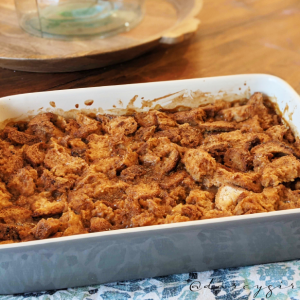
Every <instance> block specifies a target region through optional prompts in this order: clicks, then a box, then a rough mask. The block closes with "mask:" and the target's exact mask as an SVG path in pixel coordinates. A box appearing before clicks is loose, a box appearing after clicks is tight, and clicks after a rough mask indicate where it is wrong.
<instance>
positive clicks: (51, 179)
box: [0, 93, 300, 244]
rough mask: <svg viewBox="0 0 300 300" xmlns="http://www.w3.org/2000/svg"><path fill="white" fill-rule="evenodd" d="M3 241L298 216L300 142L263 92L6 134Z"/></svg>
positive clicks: (1, 139)
mask: <svg viewBox="0 0 300 300" xmlns="http://www.w3.org/2000/svg"><path fill="white" fill-rule="evenodd" d="M0 153H1V155H0V243H1V244H6V243H17V242H24V241H32V240H40V239H46V238H55V237H62V236H70V235H75V234H83V233H91V232H101V231H108V230H116V229H124V228H133V227H140V226H149V225H159V224H170V223H175V222H186V221H194V220H204V219H211V218H220V217H227V216H237V215H246V214H254V213H260V212H271V211H276V210H285V209H291V208H300V161H299V158H300V140H298V138H295V137H294V135H293V133H292V131H291V130H290V129H289V128H288V127H287V126H286V125H284V123H283V122H282V120H281V117H280V116H279V115H277V114H276V112H275V110H274V107H273V106H272V105H270V102H268V101H267V100H264V98H263V96H262V94H261V93H255V94H253V95H252V96H251V97H250V99H249V100H248V99H247V100H241V101H235V102H226V101H222V100H217V101H215V103H213V104H209V105H205V106H201V107H198V108H193V109H185V108H180V109H178V110H177V111H175V112H174V111H163V110H162V111H157V110H151V111H148V112H143V113H140V112H137V113H134V114H132V115H125V116H115V115H96V116H87V115H84V114H80V113H78V114H77V115H76V117H75V118H74V119H65V118H63V117H62V116H58V115H55V114H53V113H42V114H39V115H37V116H35V117H34V118H33V119H31V120H30V121H29V122H25V121H24V122H12V123H10V124H8V125H7V126H6V127H5V128H4V129H3V130H2V131H1V133H0Z"/></svg>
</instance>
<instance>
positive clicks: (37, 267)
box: [0, 74, 300, 294]
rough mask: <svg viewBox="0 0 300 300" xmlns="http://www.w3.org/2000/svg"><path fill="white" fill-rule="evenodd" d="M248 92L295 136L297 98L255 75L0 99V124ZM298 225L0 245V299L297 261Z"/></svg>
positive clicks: (282, 217) (225, 221)
mask: <svg viewBox="0 0 300 300" xmlns="http://www.w3.org/2000/svg"><path fill="white" fill-rule="evenodd" d="M253 92H262V93H263V94H265V95H267V96H269V97H270V99H271V100H272V101H274V102H275V103H277V105H278V108H279V110H280V111H281V112H282V114H283V117H284V119H285V120H286V122H287V123H288V124H289V125H290V126H291V128H292V129H293V131H294V133H295V135H297V129H299V128H300V106H299V103H300V102H299V100H300V98H299V95H298V94H297V93H296V92H295V91H294V90H293V89H292V88H291V87H290V86H289V85H288V84H287V83H286V82H284V81H283V80H281V79H279V78H277V77H274V76H270V75H263V74H258V75H256V74H254V75H235V76H225V77H213V78H199V79H190V80H180V81H169V82H154V83H145V84H132V85H123V86H110V87H96V88H85V89H76V90H64V91H54V92H42V93H34V94H24V95H17V96H11V97H5V98H2V99H0V122H1V126H4V125H5V123H6V122H5V120H9V119H13V120H22V119H25V118H26V117H28V116H29V117H30V116H33V115H36V114H37V113H39V112H44V111H53V112H55V113H58V114H62V115H64V116H72V114H74V112H75V111H76V110H80V109H82V108H83V109H82V111H85V112H88V111H90V112H95V113H96V112H99V113H101V112H102V113H103V112H109V113H112V112H113V113H118V114H121V113H124V112H126V111H130V110H132V109H138V110H143V109H149V108H150V107H156V108H159V107H160V106H162V107H167V108H170V107H174V106H178V105H185V106H188V105H189V106H191V107H194V106H198V105H199V104H200V103H207V102H211V101H212V100H214V99H225V100H228V101H233V100H237V99H240V98H244V97H248V96H250V94H251V93H253ZM165 95H167V96H166V97H164V96H165ZM75 105H76V106H79V108H78V109H77V108H75ZM125 107H126V108H125ZM143 107H144V108H143ZM67 111H68V112H67ZM66 112H67V113H66ZM299 217H300V209H293V210H285V211H276V212H271V213H260V214H254V215H243V216H233V217H226V218H220V219H209V220H200V221H191V222H185V223H176V224H168V225H155V226H149V227H141V228H132V229H121V230H115V231H107V232H100V233H90V234H85V235H77V236H69V237H61V238H56V239H47V240H41V241H33V242H24V243H20V244H7V245H1V246H0V294H13V293H23V292H31V291H41V290H53V289H62V288H67V287H75V286H84V285H92V284H98V283H106V282H113V281H120V280H130V279H137V278H145V277H153V276H162V275H168V274H175V273H183V272H193V271H205V270H211V269H217V268H225V267H236V266H242V265H252V264H260V263H269V262H276V261H284V260H291V259H296V258H300V252H299V247H300V238H299V235H300V218H299Z"/></svg>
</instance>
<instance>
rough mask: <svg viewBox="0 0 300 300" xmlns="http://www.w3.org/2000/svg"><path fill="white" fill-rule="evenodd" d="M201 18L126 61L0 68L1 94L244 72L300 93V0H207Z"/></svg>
mask: <svg viewBox="0 0 300 300" xmlns="http://www.w3.org/2000/svg"><path fill="white" fill-rule="evenodd" d="M199 17H200V19H201V22H202V23H201V26H200V28H199V31H198V32H197V34H196V35H195V36H194V37H193V38H192V39H191V40H190V41H189V42H183V43H181V44H178V45H176V46H172V47H171V46H166V45H160V46H158V47H156V48H155V49H153V50H152V51H151V52H149V53H147V54H144V55H142V56H140V57H138V58H135V59H133V60H131V61H128V62H126V63H121V64H118V65H113V66H110V67H106V68H100V69H95V70H90V71H81V72H72V73H55V74H37V73H26V72H18V71H16V72H14V71H12V70H6V69H0V97H3V96H7V95H14V94H20V93H29V92H37V91H48V90H57V89H70V88H81V87H90V86H104V85H118V84H128V83H138V82H149V81H161V80H174V79H186V78H196V77H208V76H219V75H229V74H242V73H269V74H273V75H276V76H279V77H281V78H283V79H284V80H286V81H287V82H288V83H290V84H291V85H292V86H293V87H294V88H295V89H296V91H297V92H299V93H300V2H299V1H298V0H206V1H205V2H204V7H203V9H202V11H201V13H200V15H199ZM0 47H1V45H0Z"/></svg>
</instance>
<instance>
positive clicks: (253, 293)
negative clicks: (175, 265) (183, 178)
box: [0, 260, 300, 300]
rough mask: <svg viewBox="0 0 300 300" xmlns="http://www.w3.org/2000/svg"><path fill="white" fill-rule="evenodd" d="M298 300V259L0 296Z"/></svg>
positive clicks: (15, 299) (1, 299) (9, 299)
mask: <svg viewBox="0 0 300 300" xmlns="http://www.w3.org/2000/svg"><path fill="white" fill-rule="evenodd" d="M23 299H26V300H59V299H70V300H71V299H72V300H96V299H97V300H98V299H99V300H102V299H103V300H128V299H132V300H142V299H143V300H150V299H151V300H157V299H170V300H171V299H172V300H173V299H182V300H196V299H204V300H248V299H259V300H262V299H264V300H265V299H272V300H289V299H291V300H299V299H300V260H294V261H290V262H282V263H275V264H266V265H257V266H252V267H242V268H230V269H220V270H214V271H207V272H199V273H189V274H180V275H170V276H163V277H156V278H148V279H140V280H132V281H123V282H115V283H109V284H102V285H95V286H89V287H81V288H72V289H66V290H60V291H50V292H39V293H28V294H23V295H14V296H12V295H7V296H0V300H23Z"/></svg>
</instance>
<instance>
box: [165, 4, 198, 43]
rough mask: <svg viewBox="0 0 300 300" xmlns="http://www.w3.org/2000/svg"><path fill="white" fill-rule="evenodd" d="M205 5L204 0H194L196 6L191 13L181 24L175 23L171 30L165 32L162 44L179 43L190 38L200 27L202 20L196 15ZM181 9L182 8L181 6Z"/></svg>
mask: <svg viewBox="0 0 300 300" xmlns="http://www.w3.org/2000/svg"><path fill="white" fill-rule="evenodd" d="M202 6H203V0H194V7H193V8H192V10H191V11H190V13H189V14H188V15H187V16H185V18H184V20H181V21H180V22H179V24H175V26H174V27H173V28H171V30H170V31H168V32H167V33H165V34H164V35H163V36H162V37H161V39H160V43H161V44H168V45H171V44H177V43H180V42H183V41H185V40H187V39H189V38H190V37H191V36H192V35H193V34H194V33H195V32H196V31H197V29H198V27H199V25H200V20H199V19H198V18H197V17H196V16H197V15H198V14H199V12H200V10H201V8H202ZM179 9H180V8H179Z"/></svg>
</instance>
